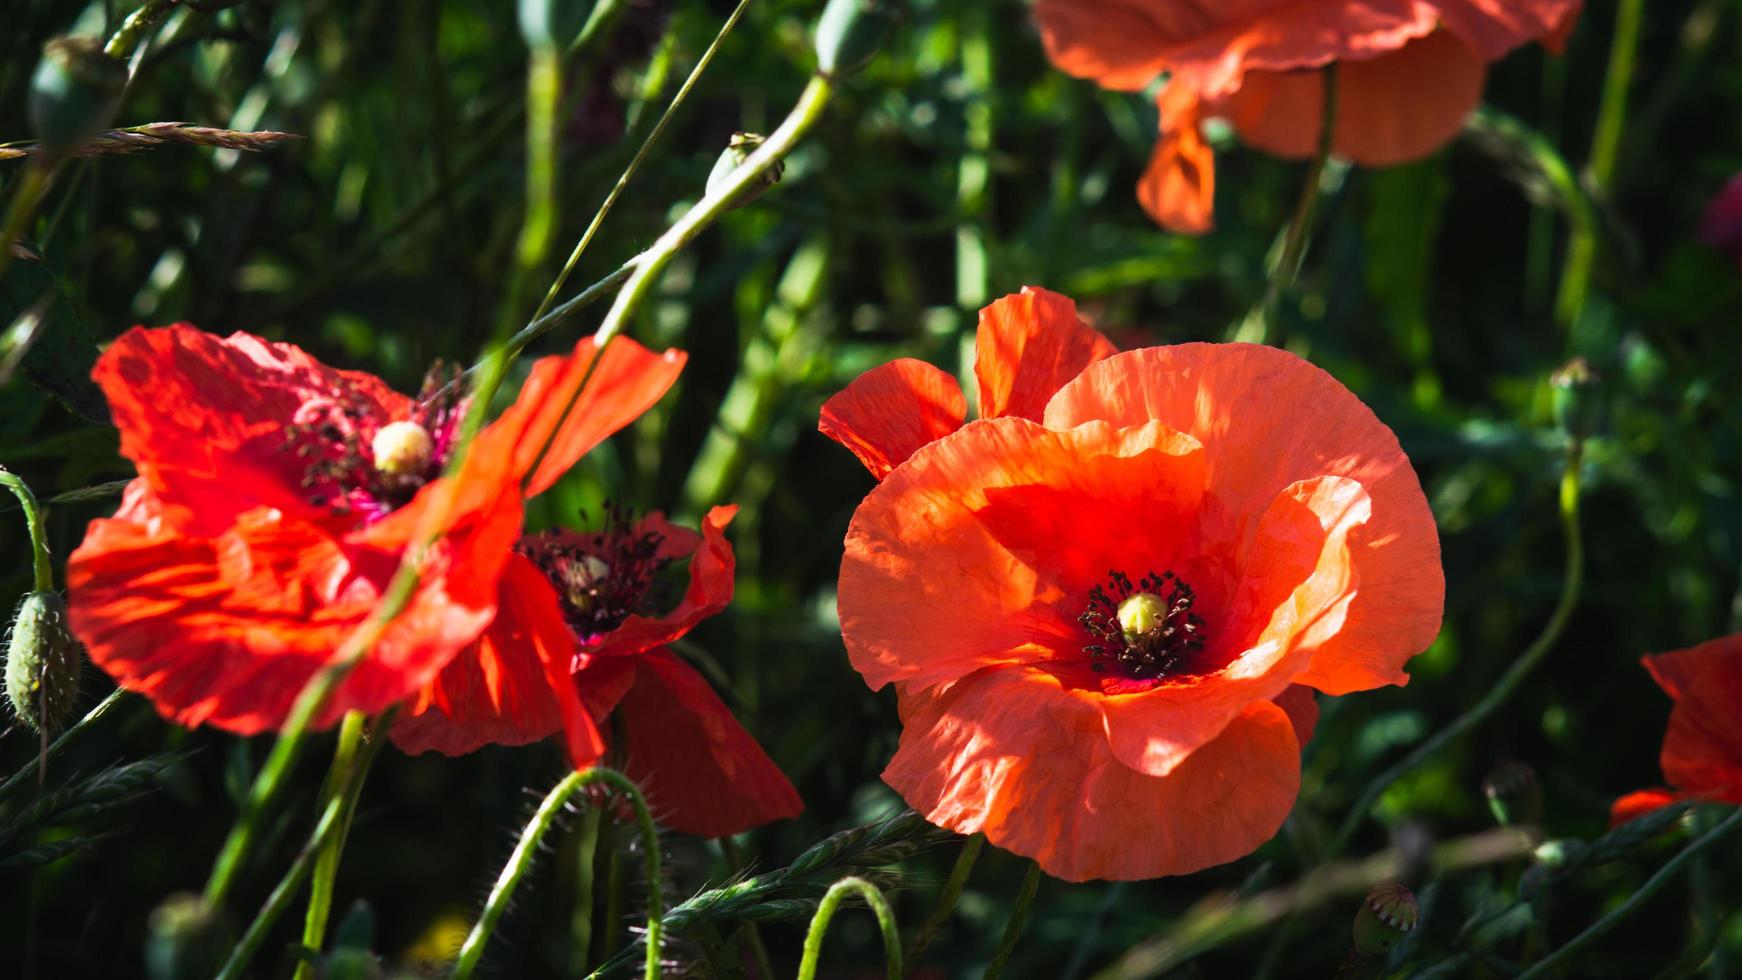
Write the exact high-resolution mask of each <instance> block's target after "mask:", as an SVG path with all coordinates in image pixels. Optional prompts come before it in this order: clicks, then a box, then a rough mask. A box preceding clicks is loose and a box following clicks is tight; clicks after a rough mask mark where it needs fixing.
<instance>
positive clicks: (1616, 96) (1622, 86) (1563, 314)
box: [1555, 0, 1645, 327]
mask: <svg viewBox="0 0 1742 980" xmlns="http://www.w3.org/2000/svg"><path fill="white" fill-rule="evenodd" d="M1644 19H1645V0H1621V5H1620V7H1619V8H1618V9H1617V10H1616V11H1615V37H1614V40H1613V41H1612V42H1610V46H1609V70H1608V72H1607V73H1605V74H1604V76H1603V97H1602V101H1601V102H1599V103H1598V106H1597V127H1596V129H1595V130H1594V131H1593V132H1592V134H1591V159H1590V163H1589V164H1588V166H1587V170H1586V174H1587V177H1588V179H1589V182H1590V185H1591V187H1592V189H1593V191H1594V192H1595V193H1597V194H1598V195H1599V196H1604V195H1608V194H1609V193H1610V192H1611V191H1612V190H1613V188H1611V187H1610V186H1609V185H1610V183H1611V182H1612V181H1613V180H1614V177H1615V161H1616V160H1617V158H1618V157H1619V156H1620V152H1621V135H1622V133H1623V132H1624V131H1625V130H1626V128H1627V100H1628V94H1629V91H1630V90H1631V88H1632V86H1633V63H1634V60H1635V58H1634V56H1635V55H1636V54H1637V53H1638V50H1639V32H1640V26H1641V24H1642V23H1643V21H1644ZM1596 260H1597V229H1596V228H1594V227H1593V228H1580V227H1575V228H1574V230H1573V238H1572V241H1571V242H1570V243H1569V244H1568V246H1567V260H1566V265H1565V267H1564V268H1563V269H1562V272H1561V291H1560V297H1559V299H1558V300H1557V302H1556V304H1555V314H1556V318H1557V319H1559V320H1560V322H1561V324H1562V325H1563V326H1567V327H1571V326H1572V325H1573V324H1575V323H1577V322H1578V321H1579V317H1580V316H1581V315H1582V314H1583V313H1584V310H1585V298H1586V296H1587V295H1589V293H1590V290H1591V269H1592V266H1594V265H1595V264H1596Z"/></svg>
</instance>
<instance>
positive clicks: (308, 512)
mask: <svg viewBox="0 0 1742 980" xmlns="http://www.w3.org/2000/svg"><path fill="white" fill-rule="evenodd" d="M595 361H596V362H597V363H596V364H595ZM683 363H684V355H683V354H682V353H681V352H678V351H667V352H666V353H664V354H655V353H652V352H650V351H648V350H646V349H645V348H643V347H641V346H639V345H637V344H635V343H634V342H632V341H626V340H618V341H617V342H615V343H613V344H611V345H610V346H609V347H608V348H607V349H606V350H605V351H604V352H603V354H599V353H598V352H596V351H595V349H594V346H593V343H592V341H591V340H590V339H588V340H583V341H581V342H580V343H579V344H577V345H576V347H575V349H574V351H573V353H572V354H570V355H567V356H561V357H548V358H544V359H542V360H540V361H539V362H538V363H537V364H536V365H535V366H534V367H533V370H532V373H531V375H530V377H529V378H528V380H527V382H526V384H525V386H524V387H523V388H522V391H521V394H520V397H519V399H518V400H517V401H516V403H515V404H514V405H513V406H511V407H510V408H509V409H508V410H507V411H506V412H504V413H503V415H502V416H501V417H500V418H499V419H497V420H496V421H495V422H493V423H491V424H490V425H489V426H488V427H486V428H485V429H484V430H483V431H482V432H480V433H479V435H478V437H477V439H476V440H474V442H473V443H472V446H471V449H470V452H469V453H468V455H467V457H466V459H465V463H464V466H463V467H462V469H461V470H460V472H459V473H458V475H457V476H455V477H454V478H452V479H447V478H441V477H440V474H441V472H442V471H443V468H444V467H445V465H446V464H447V462H448V459H447V457H448V456H449V454H450V453H451V452H452V451H453V448H454V447H453V441H454V440H453V435H454V429H455V426H456V424H457V421H458V419H459V418H460V416H461V414H462V408H463V406H462V405H461V404H460V403H458V402H457V401H456V400H455V399H454V397H452V396H445V395H443V394H441V391H442V388H441V387H440V386H434V385H431V386H426V392H425V394H424V395H423V396H421V397H419V398H418V399H412V398H407V397H405V396H404V395H401V394H398V393H397V392H394V391H393V390H391V389H390V388H388V387H387V386H386V385H385V384H383V383H382V382H381V381H380V380H379V379H377V378H374V377H372V376H370V375H367V374H361V373H357V372H351V371H338V370H334V369H332V368H330V367H327V366H326V365H323V364H321V363H320V362H318V361H316V360H315V359H314V358H312V357H310V356H309V355H308V354H306V353H304V352H303V351H301V350H299V349H297V348H296V347H293V346H290V345H288V344H277V343H268V342H266V341H263V340H261V339H259V338H257V337H252V336H249V335H247V334H242V333H237V334H233V335H231V336H230V337H228V338H223V339H220V338H218V337H216V336H213V335H211V334H206V333H203V332H201V331H199V330H196V329H194V328H192V327H190V326H187V325H176V326H171V327H166V328H162V329H144V328H135V329H133V330H131V331H129V332H128V333H126V334H124V335H123V336H122V337H121V338H120V339H118V340H116V341H115V343H114V344H113V345H111V346H110V348H109V349H108V350H107V351H106V352H105V353H104V354H103V356H102V358H101V359H100V360H99V361H98V363H97V367H96V369H95V372H94V376H95V378H96V380H97V382H98V384H99V385H100V386H101V387H102V389H103V391H104V393H105V394H106V395H107V397H108V399H109V403H110V407H111V408H112V409H113V413H114V418H115V424H116V426H117V428H119V429H120V432H121V452H122V454H123V455H125V456H126V457H127V458H128V459H130V460H132V461H133V462H134V464H135V465H136V467H137V468H138V473H139V475H138V477H137V478H136V479H135V480H133V481H132V482H131V483H130V484H129V485H128V488H127V491H126V493H125V495H124V496H123V500H122V505H121V508H120V510H118V511H117V512H116V514H115V516H114V517H112V518H108V519H105V520H98V521H95V522H93V523H92V524H91V526H90V528H89V529H88V531H87V533H86V536H85V541H84V543H83V544H82V545H81V546H80V547H79V549H78V550H77V551H75V552H74V553H73V554H72V556H71V558H70V559H69V561H68V568H67V579H68V588H69V598H70V602H69V605H70V612H71V620H72V624H73V628H74V631H75V632H76V633H77V634H78V635H79V638H80V639H81V640H83V641H84V643H85V645H86V646H87V647H88V648H89V650H90V653H91V659H92V660H93V661H95V662H96V663H97V664H98V666H100V667H102V668H103V669H104V670H106V671H108V672H109V674H110V675H112V676H113V677H114V678H115V679H116V681H117V683H119V684H120V685H121V686H122V687H125V688H127V689H129V690H133V691H136V692H138V693H140V694H143V695H145V696H146V697H148V698H149V699H150V700H151V701H152V702H153V703H154V704H155V705H156V706H157V709H158V710H159V711H160V712H161V713H162V714H164V715H165V716H167V717H169V718H171V719H173V720H174V721H176V722H178V723H181V724H184V725H189V726H193V725H200V724H211V725H215V726H217V727H220V728H224V729H227V730H229V731H233V732H237V733H241V734H253V733H256V732H261V731H269V730H274V729H277V728H279V727H280V726H282V724H283V723H284V720H285V718H286V715H287V714H288V713H289V711H290V707H291V705H292V703H293V702H294V700H295V699H296V696H297V694H298V693H299V692H300V691H301V690H302V688H303V687H304V685H305V684H306V683H307V682H308V680H309V678H310V677H311V676H312V675H313V674H314V672H315V671H316V670H317V669H318V668H319V667H320V666H321V665H322V664H323V663H324V662H325V661H326V660H327V659H328V658H329V657H330V656H331V655H332V653H333V651H334V650H336V649H338V648H339V646H340V645H341V644H342V643H343V642H344V640H345V639H346V637H348V636H349V635H350V634H351V633H352V632H353V631H354V630H355V629H356V628H357V626H358V625H359V624H360V623H362V622H363V621H364V619H365V618H366V617H367V616H368V615H369V614H370V612H371V611H372V610H373V609H374V608H375V606H376V604H377V602H378V600H379V599H380V597H381V596H382V594H383V592H384V591H385V589H386V587H387V584H388V582H389V580H390V579H391V578H392V576H393V574H394V572H395V570H396V569H397V567H398V565H399V563H400V560H401V558H402V557H403V556H404V554H405V552H406V550H407V548H408V547H410V546H411V545H412V544H413V543H414V542H416V541H419V540H421V539H423V538H424V537H425V536H426V535H428V534H431V533H435V532H440V533H441V535H442V537H441V538H440V539H439V541H438V543H437V544H436V545H435V547H434V548H433V549H432V550H431V551H430V552H429V553H428V554H427V555H426V556H425V558H424V561H423V564H422V566H421V569H420V571H421V575H420V578H419V584H418V588H417V590H416V592H415V594H414V595H413V597H412V599H411V601H410V604H409V605H408V607H407V608H406V610H405V612H404V613H403V614H402V615H401V616H399V617H398V618H397V619H396V620H395V621H394V622H393V624H392V625H391V626H390V627H389V628H388V630H387V632H386V634H385V635H384V636H383V637H382V638H381V640H380V642H378V643H377V644H375V646H374V648H373V649H372V650H371V651H370V653H369V655H368V656H367V657H366V658H365V659H364V660H363V661H362V662H361V663H360V664H359V665H358V666H357V668H356V669H355V670H353V671H352V672H351V673H350V674H349V675H348V676H347V677H346V679H345V680H344V682H343V683H342V684H341V685H340V686H339V688H338V690H337V691H336V693H335V694H334V696H333V697H332V699H331V701H330V702H329V703H328V706H327V708H326V710H325V712H324V713H323V715H322V716H321V717H320V718H319V719H317V724H318V725H321V726H325V725H330V724H331V723H332V722H333V721H335V720H336V719H337V718H339V717H340V716H341V715H342V714H343V713H344V712H347V711H353V710H356V711H364V712H371V713H372V712H378V711H381V710H383V709H385V708H386V707H388V706H389V705H392V704H396V703H399V702H401V701H404V700H406V699H407V698H410V697H412V696H414V695H416V694H417V692H418V691H419V690H420V689H422V688H424V687H426V686H427V685H429V684H431V683H432V682H433V681H434V680H435V679H436V678H437V675H438V674H439V673H440V672H441V671H442V670H443V668H444V667H445V666H447V665H448V664H449V662H450V661H451V660H453V659H454V657H455V656H456V655H457V654H459V653H461V651H463V650H470V651H471V655H472V657H473V658H474V659H475V660H476V664H475V667H476V671H477V673H478V675H479V676H481V677H483V678H484V681H483V685H482V688H481V690H482V691H483V692H484V693H485V694H486V695H487V696H488V697H489V698H491V699H493V700H494V702H495V703H496V705H497V706H498V707H499V708H500V709H501V713H502V714H504V715H510V716H511V715H513V714H514V705H515V704H516V701H517V699H522V698H525V697H527V696H528V695H527V692H528V691H531V690H534V689H537V690H542V691H547V692H548V691H549V690H552V689H558V690H563V691H567V692H569V693H568V695H567V696H566V698H565V699H564V702H563V705H562V707H563V709H564V711H565V718H566V719H567V720H569V722H570V724H569V725H568V726H567V728H568V732H569V736H570V737H569V750H570V753H571V754H572V755H573V756H575V758H576V761H577V763H582V762H584V761H588V760H589V759H590V758H592V757H596V756H597V753H598V751H599V748H600V744H599V739H598V736H597V733H596V732H593V731H591V726H590V722H589V720H588V717H587V716H586V714H585V712H584V711H583V710H582V709H581V707H580V705H579V701H578V699H577V698H575V697H574V696H573V693H572V689H571V686H570V684H569V681H568V673H569V667H570V664H569V662H568V661H567V660H566V659H559V658H557V657H556V656H555V654H556V653H557V652H562V653H565V654H566V653H567V652H568V648H567V647H566V646H562V645H561V644H560V643H559V641H558V639H557V638H556V631H557V629H558V628H561V627H562V623H561V620H560V619H557V618H555V617H554V616H552V615H551V610H550V609H549V608H548V607H545V606H541V605H540V604H539V602H538V600H537V599H536V598H531V599H528V598H526V596H527V593H526V591H525V590H524V589H523V588H522V587H523V586H524V585H525V584H526V582H525V581H524V580H525V579H526V578H527V573H526V570H525V569H524V568H522V567H517V566H515V565H514V564H513V563H512V562H511V561H510V556H511V549H512V547H513V545H514V542H515V540H516V539H517V538H518V537H519V536H520V530H521V513H522V502H523V499H524V498H526V497H530V496H533V495H536V494H538V493H541V492H543V491H544V490H545V489H548V488H549V487H550V486H551V484H552V483H554V482H555V481H556V479H557V478H558V477H559V476H560V475H561V474H562V473H563V472H565V471H566V470H567V469H568V468H569V467H570V466H572V465H573V464H574V463H575V461H576V460H578V459H579V458H580V457H581V456H582V455H583V454H585V453H586V452H587V450H588V449H590V448H592V447H593V446H595V445H597V444H598V443H599V442H601V441H602V440H604V439H605V438H606V437H608V436H610V435H611V434H612V433H613V432H616V431H617V430H618V429H620V428H622V427H623V426H625V425H627V424H628V423H629V422H631V421H633V420H634V419H635V418H637V417H638V416H640V415H641V413H642V412H644V411H646V409H647V408H648V407H649V406H651V405H652V404H653V403H654V402H655V401H657V400H658V399H659V397H660V396H661V395H663V394H664V393H665V391H666V390H667V389H669V388H670V387H671V385H672V383H673V382H674V381H675V380H676V378H677V376H678V373H679V371H681V370H682V367H683ZM589 372H590V378H589ZM583 379H587V382H586V387H585V390H584V391H583V390H581V386H582V382H583ZM577 393H578V394H577ZM571 401H572V402H573V404H572V406H571V404H570V403H571ZM571 408H572V410H568V409H571ZM487 628H488V629H490V630H492V634H491V635H492V636H499V635H502V634H504V633H510V634H514V635H527V636H532V637H538V638H541V640H543V642H539V643H535V644H532V645H530V646H523V647H517V648H516V650H515V651H514V654H513V655H512V656H510V655H509V654H507V653H505V652H504V649H503V648H502V647H501V646H500V645H492V644H491V643H475V642H474V641H476V640H478V638H479V636H480V635H481V634H483V633H485V631H486V629H487ZM559 648H560V650H559ZM546 734H548V731H547V732H546Z"/></svg>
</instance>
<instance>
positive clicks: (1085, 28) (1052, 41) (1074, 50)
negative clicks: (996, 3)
mask: <svg viewBox="0 0 1742 980" xmlns="http://www.w3.org/2000/svg"><path fill="white" fill-rule="evenodd" d="M1034 16H1035V19H1036V20H1037V21H1038V22H1039V23H1040V38H1041V41H1042V42H1043V43H1045V45H1046V53H1047V57H1049V58H1051V59H1052V63H1053V64H1054V65H1056V66H1058V69H1059V70H1060V71H1062V72H1065V73H1066V74H1069V75H1074V76H1076V77H1077V78H1088V79H1093V80H1094V81H1096V82H1098V83H1100V84H1101V85H1102V86H1104V87H1106V88H1111V89H1122V90H1125V91H1130V92H1135V91H1137V90H1139V89H1141V88H1143V87H1144V86H1146V85H1148V84H1149V83H1150V82H1152V81H1154V80H1155V78H1156V76H1158V75H1160V74H1161V73H1162V72H1163V71H1165V70H1166V68H1167V57H1166V52H1167V48H1168V46H1169V45H1170V44H1171V43H1172V40H1173V34H1172V32H1170V31H1169V30H1168V29H1167V28H1168V26H1169V25H1168V23H1167V20H1166V12H1165V10H1164V9H1162V8H1161V7H1160V5H1159V4H1155V3H1151V2H1148V0H1036V3H1035V5H1034Z"/></svg>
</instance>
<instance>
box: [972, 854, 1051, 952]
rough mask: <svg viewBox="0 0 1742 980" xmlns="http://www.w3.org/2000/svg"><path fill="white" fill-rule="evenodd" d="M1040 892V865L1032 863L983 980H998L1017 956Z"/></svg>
mask: <svg viewBox="0 0 1742 980" xmlns="http://www.w3.org/2000/svg"><path fill="white" fill-rule="evenodd" d="M1039 890H1040V865H1038V864H1036V863H1034V862H1033V861H1030V862H1028V874H1026V875H1024V876H1023V877H1022V887H1021V888H1019V889H1017V892H1016V901H1015V903H1014V904H1013V905H1012V906H1011V908H1010V918H1009V919H1008V920H1007V921H1006V922H1005V923H1004V937H1003V938H1002V939H1000V940H999V941H998V951H997V952H995V953H993V954H992V962H990V963H988V964H986V972H985V973H984V974H982V976H981V980H998V978H999V977H1002V976H1003V975H1004V969H1005V967H1008V966H1009V965H1010V958H1011V957H1013V956H1015V955H1016V944H1017V943H1018V942H1020V941H1021V939H1022V932H1023V930H1024V929H1027V928H1028V912H1029V909H1030V908H1031V907H1032V906H1033V905H1034V894H1035V892H1037V891H1039Z"/></svg>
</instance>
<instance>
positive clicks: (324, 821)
mask: <svg viewBox="0 0 1742 980" xmlns="http://www.w3.org/2000/svg"><path fill="white" fill-rule="evenodd" d="M392 723H393V711H392V709H389V710H388V712H387V713H385V714H383V715H382V716H381V718H380V720H379V721H377V722H376V730H377V733H378V734H377V736H376V737H374V738H371V739H369V740H368V742H367V743H366V744H364V746H363V747H362V749H361V754H360V755H358V756H355V757H354V758H353V760H352V764H351V765H350V766H349V767H348V768H347V769H346V770H345V772H344V775H343V777H342V778H343V781H344V784H345V786H344V791H343V792H341V793H337V794H334V795H332V796H330V797H329V798H328V799H327V801H326V805H325V806H323V807H322V808H321V816H320V819H319V820H318V821H316V822H315V829H314V831H313V832H312V833H310V834H309V839H308V842H307V843H305V844H304V845H303V846H302V850H301V851H300V852H299V853H298V854H297V856H296V860H295V861H293V862H291V865H290V869H289V870H288V871H286V872H285V873H284V877H283V878H281V879H279V882H278V886H277V887H275V888H273V889H272V894H270V895H268V896H267V897H266V904H264V905H262V906H261V907H260V911H259V912H257V913H255V915H254V921H252V922H250V923H248V929H247V931H245V932H244V933H243V934H242V939H241V940H240V941H239V942H238V943H237V944H236V948H235V949H233V950H231V951H230V957H229V959H227V960H225V961H224V966H223V968H222V969H221V970H219V971H218V975H217V980H235V978H237V977H240V976H241V975H242V971H243V970H245V969H247V968H248V962H249V961H250V960H252V959H253V958H254V954H255V953H257V952H259V951H260V944H261V943H263V942H265V941H266V934H267V933H268V932H270V931H271V930H272V927H273V926H274V925H275V924H277V922H278V919H279V917H280V916H282V915H284V913H285V912H286V911H287V910H288V909H289V908H290V904H291V902H292V901H294V900H295V898H296V894H297V892H298V890H300V889H301V888H302V883H303V881H304V879H306V878H307V877H308V876H309V873H310V872H311V871H314V870H315V869H316V866H317V864H318V863H319V861H320V860H321V857H322V855H324V854H325V853H326V850H327V848H328V847H329V846H330V845H331V844H332V843H333V842H334V841H338V840H342V839H343V837H344V834H345V832H346V830H347V829H348V825H349V824H350V822H351V814H352V812H353V811H354V810H355V807H356V803H357V796H358V794H360V793H361V792H362V791H363V781H364V779H366V778H367V777H368V774H369V766H370V765H371V764H372V763H373V762H374V761H375V757H376V756H377V755H380V754H381V747H382V746H383V745H386V744H387V738H386V730H387V727H388V726H389V725H391V724H392ZM335 771H336V770H335ZM299 970H300V968H299Z"/></svg>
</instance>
